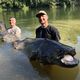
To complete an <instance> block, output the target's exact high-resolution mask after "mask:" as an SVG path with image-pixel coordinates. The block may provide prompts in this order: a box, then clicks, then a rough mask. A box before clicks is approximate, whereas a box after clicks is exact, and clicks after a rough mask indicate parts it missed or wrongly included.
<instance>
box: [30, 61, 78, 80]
mask: <svg viewBox="0 0 80 80" xmlns="http://www.w3.org/2000/svg"><path fill="white" fill-rule="evenodd" d="M31 64H32V66H33V68H34V69H35V70H36V71H38V73H39V75H40V76H41V77H48V78H49V80H75V79H76V77H77V75H78V72H79V67H78V66H77V67H74V68H64V67H60V66H57V65H42V64H40V63H39V62H37V61H36V62H35V61H31Z"/></svg>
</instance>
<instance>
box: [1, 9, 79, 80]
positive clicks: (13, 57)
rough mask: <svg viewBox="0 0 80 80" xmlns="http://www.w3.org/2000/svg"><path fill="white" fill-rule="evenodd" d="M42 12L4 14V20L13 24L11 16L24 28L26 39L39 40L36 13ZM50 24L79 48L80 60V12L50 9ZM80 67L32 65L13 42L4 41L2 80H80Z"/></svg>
mask: <svg viewBox="0 0 80 80" xmlns="http://www.w3.org/2000/svg"><path fill="white" fill-rule="evenodd" d="M37 11H38V10H25V11H15V12H13V11H3V12H0V20H1V21H4V22H5V25H6V27H7V28H8V27H9V26H10V25H9V17H12V16H14V17H15V18H16V19H17V25H18V26H19V27H20V28H21V29H22V39H24V38H26V37H30V38H31V37H33V38H34V37H35V29H36V28H37V27H38V26H39V23H38V20H37V18H36V17H35V14H36V12H37ZM46 12H47V13H48V15H49V23H50V24H52V25H54V26H55V27H56V28H58V30H59V32H60V35H61V41H60V42H62V43H64V44H68V45H70V46H73V47H75V49H76V53H77V54H76V57H77V58H78V59H79V58H80V54H79V53H80V43H79V42H78V40H77V37H78V36H80V13H79V12H80V10H79V8H78V9H77V8H75V9H73V8H71V9H56V8H53V9H50V10H46ZM79 69H80V65H79V66H77V67H74V68H63V67H60V66H57V65H42V64H39V63H38V62H31V61H30V60H29V59H28V57H27V55H25V54H24V53H23V52H21V51H17V50H15V49H14V48H13V46H12V45H11V44H9V43H3V42H0V80H80V70H79Z"/></svg>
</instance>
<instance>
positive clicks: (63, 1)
mask: <svg viewBox="0 0 80 80" xmlns="http://www.w3.org/2000/svg"><path fill="white" fill-rule="evenodd" d="M0 5H1V7H2V8H5V9H21V8H23V5H25V6H28V7H29V8H40V7H46V8H50V7H53V6H60V7H65V6H66V7H70V6H73V5H80V0H0Z"/></svg>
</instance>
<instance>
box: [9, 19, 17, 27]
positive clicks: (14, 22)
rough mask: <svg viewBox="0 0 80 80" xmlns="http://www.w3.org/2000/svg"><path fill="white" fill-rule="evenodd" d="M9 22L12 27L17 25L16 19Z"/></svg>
mask: <svg viewBox="0 0 80 80" xmlns="http://www.w3.org/2000/svg"><path fill="white" fill-rule="evenodd" d="M9 21H10V25H11V26H15V25H16V20H15V18H11V19H10V20H9Z"/></svg>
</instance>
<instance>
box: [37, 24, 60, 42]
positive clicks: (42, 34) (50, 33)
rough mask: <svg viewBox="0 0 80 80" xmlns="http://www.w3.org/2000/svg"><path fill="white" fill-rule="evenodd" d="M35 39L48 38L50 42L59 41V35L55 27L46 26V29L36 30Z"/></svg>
mask: <svg viewBox="0 0 80 80" xmlns="http://www.w3.org/2000/svg"><path fill="white" fill-rule="evenodd" d="M36 38H48V39H51V40H55V41H59V40H60V35H59V32H58V30H57V29H56V28H55V27H53V26H51V25H48V27H46V28H43V27H42V26H40V27H39V28H37V29H36Z"/></svg>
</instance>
